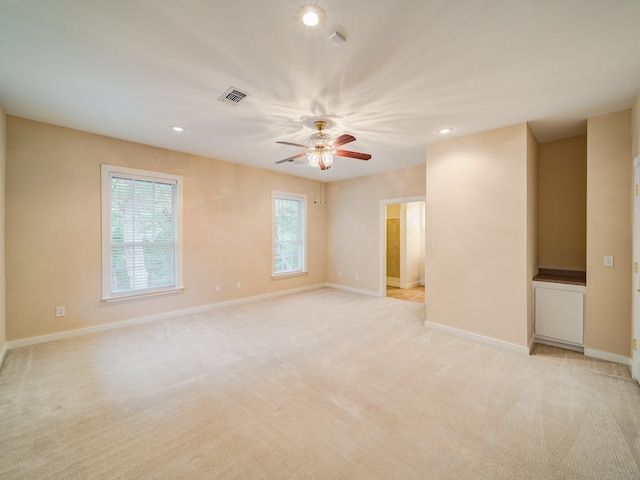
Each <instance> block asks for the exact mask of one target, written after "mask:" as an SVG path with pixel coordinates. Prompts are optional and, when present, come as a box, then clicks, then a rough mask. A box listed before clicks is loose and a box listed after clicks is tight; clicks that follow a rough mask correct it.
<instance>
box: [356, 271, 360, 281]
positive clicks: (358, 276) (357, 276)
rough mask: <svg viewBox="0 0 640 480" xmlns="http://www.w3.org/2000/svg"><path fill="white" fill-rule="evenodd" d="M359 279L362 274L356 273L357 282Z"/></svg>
mask: <svg viewBox="0 0 640 480" xmlns="http://www.w3.org/2000/svg"><path fill="white" fill-rule="evenodd" d="M358 280H360V275H358V274H357V273H356V282H357V281H358Z"/></svg>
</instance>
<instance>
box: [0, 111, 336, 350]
mask: <svg viewBox="0 0 640 480" xmlns="http://www.w3.org/2000/svg"><path fill="white" fill-rule="evenodd" d="M102 163H108V164H114V165H121V166H127V167H133V168H141V169H146V170H155V171H161V172H166V173H174V174H180V175H183V176H184V279H185V281H184V283H185V287H186V288H185V291H184V292H182V293H180V294H175V295H169V296H159V297H152V298H146V299H138V300H130V301H125V302H117V303H109V304H107V303H104V302H102V301H101V300H100V298H101V267H100V265H101V260H100V259H101V253H100V252H101V250H100V245H101V234H100V231H101V221H100V164H102ZM274 189H275V190H283V191H289V192H294V193H304V194H307V195H308V196H309V198H308V205H307V209H308V269H309V275H307V276H298V277H291V278H286V279H278V280H272V279H271V276H270V274H271V248H272V247H271V245H272V244H271V213H272V212H271V191H272V190H274ZM320 189H321V184H320V183H319V182H314V181H311V180H305V179H301V178H297V177H292V176H288V175H282V174H277V173H273V172H268V171H265V170H259V169H255V168H249V167H244V166H240V165H235V164H230V163H225V162H221V161H217V160H212V159H209V158H203V157H198V156H193V155H187V154H182V153H177V152H172V151H168V150H163V149H159V148H153V147H149V146H145V145H140V144H134V143H130V142H126V141H121V140H116V139H113V138H108V137H103V136H98V135H93V134H89V133H85V132H80V131H76V130H70V129H65V128H60V127H56V126H52V125H47V124H43V123H38V122H33V121H28V120H25V119H20V118H16V117H11V116H9V117H8V127H7V191H6V193H7V200H6V220H7V224H6V225H7V227H6V231H7V236H6V248H7V265H6V272H7V338H8V340H16V339H22V338H28V337H34V336H39V335H44V334H50V333H56V332H61V331H65V330H72V329H77V328H83V327H90V326H95V325H100V324H106V323H110V322H115V321H119V320H125V319H131V318H137V317H144V316H148V315H153V314H158V313H164V312H170V311H174V310H180V309H185V308H190V307H195V306H201V305H207V304H212V303H217V302H222V301H228V300H233V299H237V298H240V297H248V296H255V295H260V294H266V293H271V292H277V291H283V290H288V289H293V288H299V287H305V286H310V285H316V284H322V283H324V281H325V278H324V274H325V270H324V266H325V238H326V232H325V217H326V213H325V208H326V207H325V205H324V204H314V200H315V199H316V196H318V195H320ZM237 281H241V282H242V288H241V289H240V290H238V289H236V288H235V284H236V282H237ZM216 285H221V287H222V291H221V292H220V293H215V286H216ZM58 305H64V306H66V312H67V314H66V317H64V318H58V319H56V318H55V317H54V312H55V307H56V306H58Z"/></svg>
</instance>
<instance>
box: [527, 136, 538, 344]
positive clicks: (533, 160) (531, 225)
mask: <svg viewBox="0 0 640 480" xmlns="http://www.w3.org/2000/svg"><path fill="white" fill-rule="evenodd" d="M539 154H540V150H539V145H538V141H537V140H536V137H535V136H534V134H533V132H532V131H531V128H529V126H527V279H529V280H532V279H533V277H535V276H536V274H537V273H538V264H539V256H538V191H539V190H538V161H539ZM525 288H526V289H527V291H526V295H527V344H528V345H531V342H532V341H533V335H534V331H533V330H534V322H533V320H534V317H533V302H534V299H533V287H532V284H531V283H530V282H527V285H526V286H525Z"/></svg>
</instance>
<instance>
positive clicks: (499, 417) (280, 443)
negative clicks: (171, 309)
mask: <svg viewBox="0 0 640 480" xmlns="http://www.w3.org/2000/svg"><path fill="white" fill-rule="evenodd" d="M424 315H425V310H424V306H423V305H420V304H417V303H411V302H403V301H400V300H395V299H391V298H373V297H367V296H361V295H357V294H354V293H349V292H343V291H338V290H334V289H329V288H324V289H319V290H315V291H311V292H305V293H300V294H295V295H289V296H283V297H278V298H274V299H268V300H260V301H255V302H251V303H246V304H242V305H235V306H230V307H222V308H218V309H212V310H210V311H207V312H204V313H200V314H194V315H188V316H184V317H180V318H175V319H172V320H166V321H162V322H157V323H153V324H146V325H141V326H137V327H132V328H127V329H121V330H117V331H110V332H105V333H100V334H95V335H87V336H83V337H77V338H72V339H68V340H63V341H58V342H52V343H49V344H43V345H37V346H33V347H28V348H23V349H19V350H12V351H10V352H9V353H8V354H7V357H6V359H5V364H4V366H3V367H2V370H1V371H0V477H1V478H3V479H76V478H77V479H129V478H143V479H148V478H154V479H156V478H157V479H165V478H166V479H183V478H184V479H599V480H602V479H638V478H640V467H639V464H640V387H639V386H638V384H637V383H636V382H635V381H633V380H631V379H630V377H629V374H628V369H626V367H624V366H620V365H615V364H611V363H607V362H602V361H597V360H592V359H587V358H585V357H583V356H581V355H578V354H575V353H573V352H566V351H563V350H559V349H554V348H551V347H544V346H539V347H537V352H536V354H534V355H532V356H526V355H522V354H518V353H514V352H510V351H506V350H501V349H498V348H494V347H490V346H487V345H483V344H479V343H474V342H471V341H468V340H465V339H462V338H458V337H453V336H449V335H447V334H444V333H441V332H436V331H432V330H429V329H427V328H426V327H424V326H423V323H422V321H423V320H424Z"/></svg>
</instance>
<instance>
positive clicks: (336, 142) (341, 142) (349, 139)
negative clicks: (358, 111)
mask: <svg viewBox="0 0 640 480" xmlns="http://www.w3.org/2000/svg"><path fill="white" fill-rule="evenodd" d="M355 140H356V137H354V136H353V135H349V134H348V133H345V134H344V135H340V136H339V137H338V138H336V139H334V140H332V141H330V142H329V145H331V146H332V147H334V148H335V147H339V146H340V145H344V144H345V143H349V142H354V141H355Z"/></svg>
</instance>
